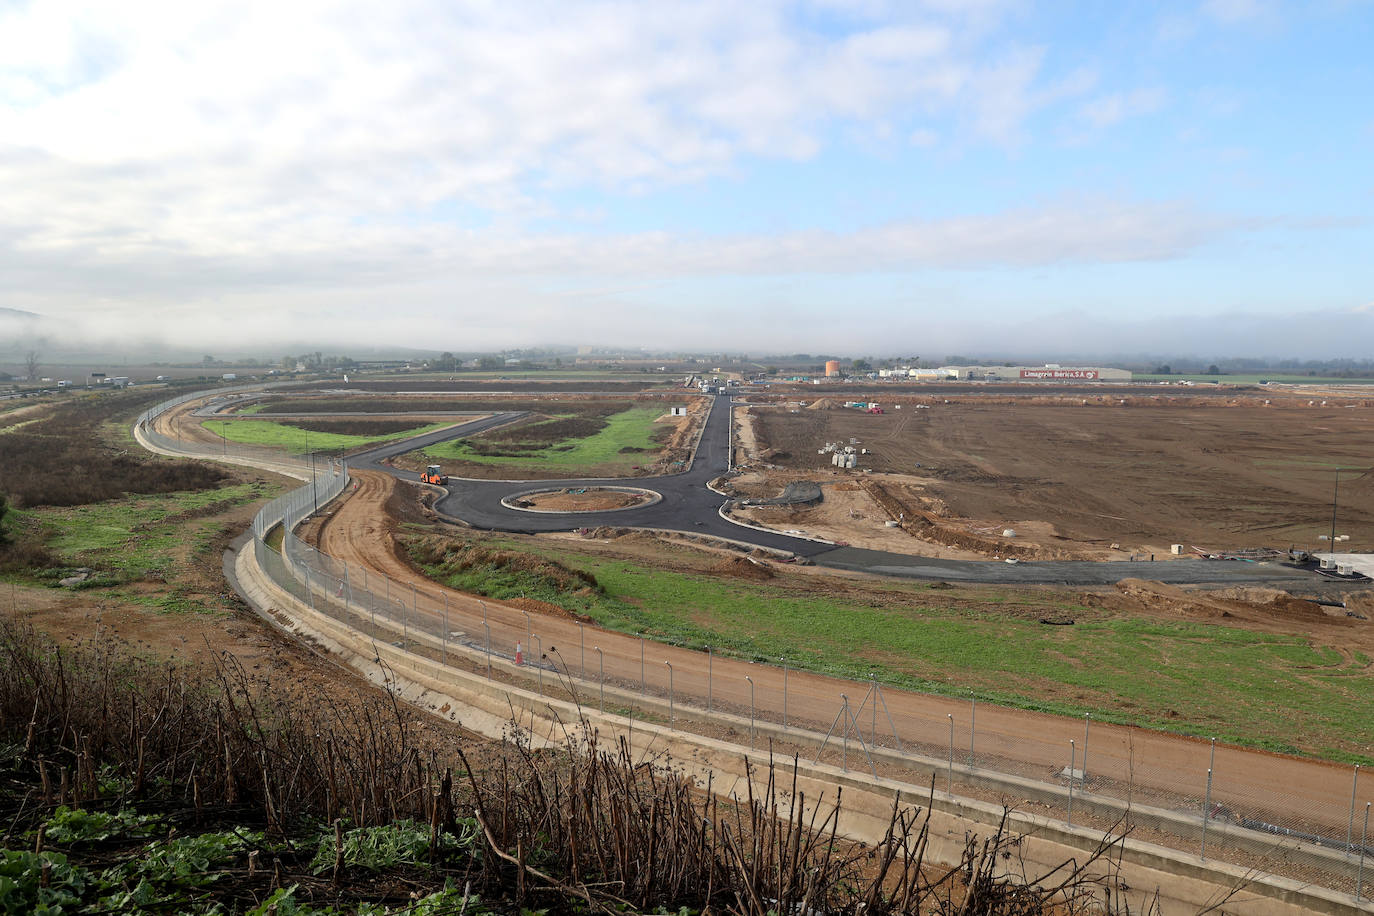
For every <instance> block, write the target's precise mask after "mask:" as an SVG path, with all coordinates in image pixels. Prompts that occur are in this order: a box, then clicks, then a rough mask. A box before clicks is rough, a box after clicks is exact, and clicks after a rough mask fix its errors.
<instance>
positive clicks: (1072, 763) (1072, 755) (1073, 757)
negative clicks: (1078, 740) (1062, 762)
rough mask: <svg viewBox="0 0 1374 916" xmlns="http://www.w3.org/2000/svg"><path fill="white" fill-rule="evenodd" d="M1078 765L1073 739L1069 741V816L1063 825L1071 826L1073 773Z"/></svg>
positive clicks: (1076, 750) (1076, 749)
mask: <svg viewBox="0 0 1374 916" xmlns="http://www.w3.org/2000/svg"><path fill="white" fill-rule="evenodd" d="M1077 763H1078V748H1076V747H1075V746H1074V743H1073V739H1072V738H1070V739H1069V816H1068V818H1067V820H1066V821H1065V823H1067V824H1068V825H1069V826H1070V827H1072V826H1073V771H1074V766H1075V764H1077Z"/></svg>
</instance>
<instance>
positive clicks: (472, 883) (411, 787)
mask: <svg viewBox="0 0 1374 916" xmlns="http://www.w3.org/2000/svg"><path fill="white" fill-rule="evenodd" d="M416 715H417V714H416V713H414V712H413V711H411V710H408V709H406V708H405V707H402V706H400V705H399V704H398V703H397V702H396V700H395V698H394V697H391V696H387V695H380V694H376V693H368V692H360V693H359V695H358V697H357V701H356V703H347V702H342V701H332V702H330V703H329V704H327V705H326V704H321V703H314V704H310V703H306V702H305V701H303V700H300V699H297V698H295V697H293V696H292V695H291V694H279V693H276V692H274V691H273V690H271V689H267V688H263V687H262V686H260V685H254V684H250V683H249V681H248V679H247V678H246V677H245V674H244V672H242V671H241V670H240V669H238V668H237V666H235V665H234V664H232V663H231V662H229V661H225V662H223V663H221V665H220V666H219V667H218V668H217V669H216V670H215V671H213V672H205V673H198V672H196V671H193V670H187V669H182V668H168V667H166V666H164V665H161V664H157V663H153V662H149V661H147V660H144V659H139V658H137V657H135V656H134V655H133V654H132V653H131V652H129V651H127V650H126V649H125V648H124V647H123V646H122V645H121V644H119V643H116V642H113V641H110V640H104V641H96V642H93V643H91V644H88V645H84V646H78V647H76V648H75V649H58V648H56V647H54V646H53V645H51V644H50V643H48V642H46V641H44V640H43V639H41V638H40V637H39V636H38V635H37V634H36V633H34V631H32V630H31V629H28V628H25V627H23V626H20V625H16V624H14V623H11V622H7V621H0V752H3V759H0V818H3V822H4V827H3V839H0V845H3V847H4V850H3V854H4V855H5V856H6V857H8V858H7V859H6V861H11V860H12V863H13V864H14V866H15V868H17V869H21V871H20V872H19V873H18V874H19V879H20V882H21V884H22V883H23V882H24V881H28V884H27V885H25V886H31V887H32V888H34V889H35V890H34V892H35V893H36V894H41V893H43V892H44V891H45V889H46V890H47V891H52V890H53V887H50V886H49V885H48V884H44V882H45V881H46V882H49V883H50V882H51V881H53V880H54V879H53V877H52V875H53V874H55V873H58V872H60V873H61V874H62V875H71V874H74V872H73V870H74V869H84V871H82V872H81V873H82V874H84V875H86V876H87V878H89V879H90V880H89V881H87V883H86V884H84V885H82V884H81V882H79V881H76V880H75V879H73V880H71V881H70V882H69V883H67V884H66V885H64V888H65V890H66V891H69V892H70V893H71V895H72V900H71V901H70V906H69V907H68V909H65V910H64V912H73V913H79V912H103V911H108V910H109V901H110V900H111V899H114V897H111V896H108V895H110V894H114V895H116V896H117V895H119V894H124V895H126V896H127V895H130V894H135V895H136V894H145V895H149V899H154V898H156V899H158V900H164V901H180V902H179V903H176V904H175V906H173V908H174V909H177V910H178V911H181V912H202V911H204V912H209V911H210V910H208V909H202V908H201V905H202V904H204V905H206V906H212V907H213V906H222V907H226V908H227V910H228V911H238V912H242V911H246V910H248V909H250V908H252V907H256V906H259V905H262V906H266V905H267V904H268V903H269V902H271V905H272V906H273V907H275V906H276V905H277V903H280V904H281V905H282V906H286V904H287V903H288V902H289V903H290V906H291V907H293V908H294V909H291V910H290V911H291V912H297V913H314V912H322V911H321V910H318V909H314V908H316V907H334V908H335V909H333V910H330V912H339V911H340V910H342V911H344V912H355V911H358V909H359V907H360V906H362V905H364V904H366V905H369V906H377V905H385V906H388V907H391V910H390V912H407V911H408V908H410V907H411V906H412V904H414V905H415V906H419V903H420V902H423V901H424V900H430V901H438V900H440V899H442V900H444V901H452V902H453V904H454V906H455V908H454V909H453V910H452V911H453V912H458V910H457V909H456V907H457V906H459V905H460V904H459V901H458V897H459V895H461V907H462V908H463V910H464V911H465V912H467V913H471V914H473V916H477V914H480V913H489V912H509V911H511V910H512V909H513V906H512V904H513V905H514V906H518V907H522V908H528V909H534V910H548V911H549V912H552V913H587V912H601V913H612V912H614V913H625V912H645V911H651V910H661V909H666V910H669V911H681V910H682V909H683V908H686V909H687V910H689V911H699V912H701V913H703V914H706V913H712V914H722V913H736V914H740V916H765V914H768V913H778V914H840V916H844V914H854V916H857V914H859V913H863V914H864V916H875V914H876V916H882V914H916V913H949V914H955V913H965V914H975V913H987V914H1014V916H1037V914H1041V913H1051V912H1053V913H1084V912H1112V913H1120V912H1125V911H1126V908H1125V906H1124V902H1123V901H1121V900H1120V899H1119V898H1117V897H1116V896H1114V892H1113V890H1112V888H1114V887H1115V882H1114V880H1113V878H1112V876H1113V875H1114V873H1115V867H1114V863H1113V862H1112V859H1111V851H1112V849H1113V848H1118V847H1116V844H1115V841H1113V840H1111V839H1110V838H1108V839H1104V841H1103V843H1102V845H1101V846H1099V847H1098V849H1097V850H1095V851H1094V852H1093V853H1092V854H1090V855H1089V856H1087V857H1086V858H1085V859H1084V861H1082V862H1081V863H1079V862H1066V863H1065V864H1064V865H1063V866H1061V868H1059V869H1056V870H1055V871H1054V872H1053V873H1051V874H1050V875H1046V876H1038V877H1036V878H1035V880H1033V881H1027V880H1026V875H1025V874H1024V872H1023V870H1020V861H1019V858H1018V845H1019V838H1018V837H1016V836H1014V835H1012V834H1010V833H1009V832H1008V830H1007V825H1006V821H1005V819H1004V820H1003V823H1002V824H1001V825H999V827H998V829H997V830H996V831H995V832H994V833H993V834H992V835H991V836H990V837H986V838H981V839H980V838H977V837H970V838H969V839H968V841H967V843H966V846H965V848H964V851H963V855H962V859H961V861H960V862H959V863H957V864H955V865H953V866H950V867H940V866H937V865H935V863H932V862H930V861H929V853H928V842H927V841H928V837H929V822H928V813H926V814H923V812H922V811H920V810H913V809H904V808H901V807H900V806H898V805H896V804H894V806H893V809H892V814H891V819H890V822H889V824H888V829H887V834H886V836H885V837H884V839H883V840H882V842H880V843H878V844H877V845H875V846H872V847H867V846H864V845H861V844H857V843H853V842H850V841H847V840H845V839H844V838H843V837H841V836H840V835H839V833H838V823H839V816H840V812H839V802H840V798H839V796H838V794H837V795H836V797H835V799H834V802H835V803H834V804H833V805H832V804H829V803H827V802H826V800H825V799H816V800H815V801H814V802H812V801H811V800H808V799H807V798H805V797H804V794H803V793H801V792H799V791H798V790H797V788H796V768H795V762H794V765H793V771H792V780H791V785H790V786H781V785H780V784H779V782H778V773H779V769H778V768H776V767H774V766H771V765H770V766H769V767H768V768H767V771H766V773H757V772H753V771H751V772H750V773H749V778H748V779H747V780H746V781H745V786H746V791H745V796H744V797H743V798H732V799H722V798H720V797H719V796H718V795H717V794H715V793H713V792H712V791H711V789H712V788H713V787H712V786H710V785H708V786H705V787H699V786H696V785H694V784H693V783H692V781H691V780H690V779H688V778H687V777H685V776H684V775H682V774H681V773H680V772H678V771H675V770H673V769H672V768H671V766H668V765H665V764H664V763H663V762H662V761H635V760H633V759H632V757H631V755H630V752H629V750H628V748H627V746H626V745H625V744H623V743H621V744H620V745H619V746H618V747H617V748H616V749H615V750H614V751H609V750H607V749H605V748H602V747H600V746H599V745H598V743H597V737H596V734H595V733H594V732H592V731H590V730H589V729H588V728H587V727H586V724H585V723H584V724H583V726H582V728H580V729H576V730H574V731H575V732H576V734H578V735H581V736H583V737H574V736H573V735H572V734H570V735H569V737H568V739H567V741H566V743H565V745H564V746H563V747H562V748H559V749H557V750H554V751H540V752H535V751H533V750H531V748H530V746H529V744H528V742H527V741H525V740H523V739H524V737H525V736H524V733H523V732H521V731H520V729H518V728H514V729H513V734H512V737H513V739H514V740H513V741H512V743H511V744H510V745H509V746H508V748H507V750H506V753H491V750H492V749H491V748H490V747H485V748H484V750H485V751H487V753H486V754H485V755H484V758H483V759H484V760H486V761H493V762H487V763H484V764H482V765H481V766H480V767H477V766H469V759H470V757H469V755H468V754H467V753H465V752H464V751H463V750H462V749H461V748H460V749H458V750H457V752H456V753H457V756H458V757H459V759H460V760H461V761H462V772H465V773H466V775H467V785H466V786H463V785H461V784H460V785H455V783H454V781H453V779H452V778H451V777H450V765H451V761H449V760H447V759H446V757H447V756H448V753H450V752H447V751H445V750H444V749H443V747H442V745H441V746H439V747H435V746H433V745H430V746H425V745H424V744H423V743H422V741H421V740H420V737H419V735H418V734H417V732H418V731H419V730H417V729H415V728H414V727H413V726H414V722H413V720H412V717H413V716H416ZM450 739H451V740H459V741H461V740H466V739H463V738H462V737H461V736H450ZM468 744H469V746H468V750H469V751H471V750H473V749H474V743H473V741H471V740H469V741H468ZM703 790H704V791H703ZM469 810H470V811H471V812H472V816H471V817H467V816H463V813H462V812H466V811H469ZM81 811H86V812H92V814H91V815H90V817H87V816H86V815H82V814H81ZM101 812H104V814H101ZM78 816H79V817H86V818H87V820H86V821H82V822H83V823H87V821H89V820H90V818H95V819H97V820H99V819H100V818H102V817H103V818H105V821H108V822H109V823H113V824H121V825H137V826H136V828H135V827H131V828H130V829H129V830H127V831H125V832H123V833H117V834H112V835H109V836H104V835H102V838H101V839H99V841H98V842H95V843H91V842H86V843H85V844H84V845H83V843H82V842H78V841H75V840H69V841H65V842H60V841H59V833H60V832H59V831H57V830H56V829H55V828H54V829H53V830H52V837H50V838H48V839H46V840H45V836H44V831H45V830H48V829H49V828H53V825H56V824H59V823H61V824H65V825H66V834H67V835H69V836H70V835H71V826H70V825H71V823H72V819H73V818H74V817H78ZM105 821H101V822H102V823H104V822H105ZM226 828H227V829H228V830H229V831H230V832H231V833H232V837H230V839H231V840H232V842H230V841H229V840H226V839H224V838H225V836H226V834H225V833H224V831H225V829H226ZM120 829H121V830H122V829H123V828H120ZM139 831H142V832H139ZM369 831H371V832H369ZM378 831H380V833H378ZM392 834H395V836H392ZM364 836H376V837H381V838H383V839H385V838H387V837H390V838H391V839H390V840H388V841H387V842H391V843H392V845H393V846H396V847H397V848H401V849H403V851H404V855H399V854H398V856H397V857H393V859H391V860H388V861H389V863H390V864H385V865H382V866H378V865H376V864H375V863H374V864H373V865H371V866H365V865H364V864H362V863H360V862H358V861H355V860H354V859H353V858H350V856H352V855H353V852H349V853H348V855H345V852H344V850H345V848H348V849H350V850H353V849H354V847H355V846H356V844H357V843H360V842H362V840H361V839H357V840H354V839H350V838H362V837H364ZM158 837H166V838H167V839H165V840H160V839H157V838H158ZM398 837H399V838H402V839H403V840H404V842H403V843H402V842H400V840H398V839H397V838H398ZM174 838H181V839H176V840H175V842H178V843H179V842H190V841H195V840H197V839H204V840H205V842H206V843H218V844H220V846H219V847H217V848H220V855H221V858H220V859H217V860H215V861H216V864H215V865H214V867H213V868H210V869H209V870H208V872H207V870H206V869H205V868H200V869H198V871H197V872H196V873H195V874H194V875H192V876H191V877H192V878H194V880H195V881H196V882H198V883H197V884H196V885H195V886H194V888H192V889H191V890H190V891H188V890H187V887H186V885H185V882H186V881H187V880H191V878H188V877H187V876H185V875H174V876H171V877H167V876H164V877H159V878H157V879H156V880H153V879H148V880H149V881H151V883H147V884H146V886H145V884H138V883H136V882H135V879H134V878H133V877H129V876H131V875H145V876H146V872H147V869H146V867H144V864H140V863H141V861H142V860H146V859H148V857H149V856H150V855H151V856H152V858H154V859H155V858H157V856H156V855H152V854H151V853H147V852H146V849H151V848H152V847H159V848H162V847H167V845H168V844H169V843H173V841H174ZM217 838H218V839H217ZM474 840H475V841H474ZM378 842H380V840H379V841H378ZM224 843H228V844H229V845H227V846H225V845H223V844H224ZM149 844H151V845H149ZM159 844H160V845H159ZM25 850H32V851H31V852H29V851H25ZM59 859H60V861H59ZM23 862H29V863H30V866H31V869H36V870H37V871H36V872H35V873H34V874H31V875H30V874H27V872H25V871H22V869H27V868H30V866H24V865H23V864H22V863H23ZM59 865H60V868H58V866H59ZM54 868H58V872H54V871H53V869H54ZM140 869H141V870H140ZM94 876H99V878H100V880H99V881H96V880H95V877H94ZM111 876H113V877H111ZM29 879H32V880H31V881H30V880H29ZM179 882H180V883H179ZM83 887H84V890H83V889H82V888H83ZM95 887H101V888H103V890H101V891H100V893H101V894H105V895H106V896H96V894H95V891H93V890H92V888H95ZM455 888H457V889H461V891H459V890H455ZM207 889H209V890H207ZM469 890H470V891H471V892H472V894H473V895H480V901H481V902H480V903H474V902H473V900H474V899H477V898H476V897H470V895H469ZM157 895H161V896H157ZM178 895H180V896H178ZM197 895H199V896H197ZM87 897H90V898H91V899H89V900H87V899H85V898H87ZM35 899H37V898H35ZM193 903H194V905H192V904H193ZM168 905H171V904H168ZM428 905H429V904H427V906H428ZM102 906H103V907H105V909H103V910H102V909H101V907H102ZM218 911H222V910H218ZM265 911H266V910H264V912H265ZM444 911H448V910H444ZM425 912H438V910H434V909H432V908H431V909H425Z"/></svg>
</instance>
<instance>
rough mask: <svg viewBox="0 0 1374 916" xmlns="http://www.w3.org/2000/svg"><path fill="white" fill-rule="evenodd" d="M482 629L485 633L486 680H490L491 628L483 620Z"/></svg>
mask: <svg viewBox="0 0 1374 916" xmlns="http://www.w3.org/2000/svg"><path fill="white" fill-rule="evenodd" d="M482 629H484V630H486V631H487V680H491V627H490V626H489V625H488V624H487V622H486V621H485V620H484V621H482Z"/></svg>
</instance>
